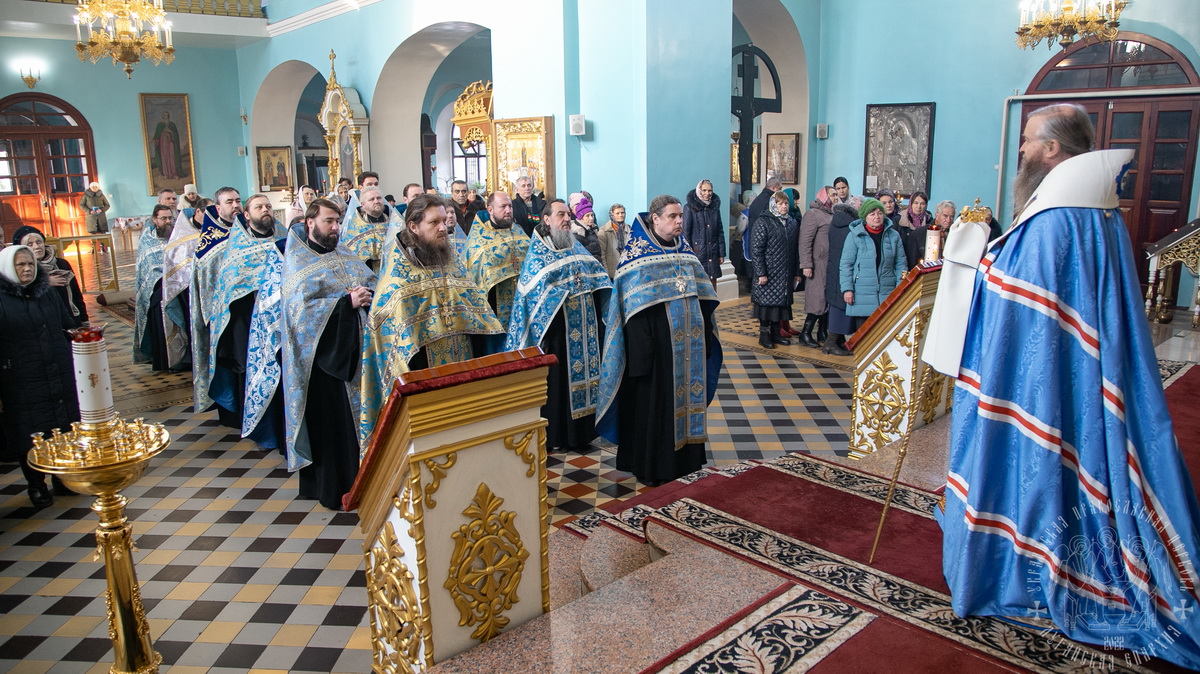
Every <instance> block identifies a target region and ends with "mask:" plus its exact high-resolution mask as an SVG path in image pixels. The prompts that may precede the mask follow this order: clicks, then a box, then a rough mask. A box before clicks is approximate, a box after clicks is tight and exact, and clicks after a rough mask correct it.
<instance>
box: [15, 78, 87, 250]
mask: <svg viewBox="0 0 1200 674" xmlns="http://www.w3.org/2000/svg"><path fill="white" fill-rule="evenodd" d="M95 175H96V148H95V145H94V143H93V141H92V127H91V126H89V125H88V123H87V120H85V119H84V118H83V115H81V114H79V111H78V110H76V109H75V108H73V107H72V106H71V105H70V104H68V103H67V102H66V101H63V100H61V99H58V98H55V97H53V96H47V95H45V94H39V93H23V94H14V95H12V96H8V97H7V98H4V99H2V100H0V230H3V232H4V236H5V238H7V237H8V236H9V235H10V234H11V232H12V231H13V230H14V229H16V228H17V227H20V226H21V225H22V224H26V225H32V226H34V227H37V228H38V229H40V230H42V231H43V232H45V233H46V235H47V236H51V237H62V236H80V235H83V234H85V233H86V231H85V230H86V228H85V225H84V214H83V213H82V211H80V208H79V199H80V198H81V197H82V196H83V191H84V190H85V189H87V185H88V183H89V182H91V181H92V180H94V179H95Z"/></svg>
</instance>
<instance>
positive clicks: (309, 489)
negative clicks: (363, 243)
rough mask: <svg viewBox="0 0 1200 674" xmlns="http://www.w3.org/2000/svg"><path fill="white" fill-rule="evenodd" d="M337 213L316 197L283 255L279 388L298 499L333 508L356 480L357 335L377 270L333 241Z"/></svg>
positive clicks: (334, 207)
mask: <svg viewBox="0 0 1200 674" xmlns="http://www.w3.org/2000/svg"><path fill="white" fill-rule="evenodd" d="M340 222H341V211H340V210H339V208H338V206H337V204H335V203H333V202H332V201H329V200H327V199H317V200H315V201H314V202H313V203H311V204H310V205H309V207H308V210H307V211H306V212H305V218H304V222H303V223H298V224H297V225H295V226H293V227H292V228H291V230H290V231H289V232H288V239H287V247H286V250H285V252H284V256H283V289H282V292H281V295H282V298H283V311H282V322H283V386H284V389H285V390H286V391H287V396H285V400H284V402H285V438H286V442H287V459H288V470H290V471H299V472H300V498H313V499H317V500H318V501H320V503H321V505H323V506H325V507H326V508H330V509H332V510H341V509H342V496H343V495H345V494H346V492H348V491H350V487H351V486H352V485H353V484H354V478H355V477H356V476H357V475H358V457H359V454H360V448H359V441H358V419H359V403H360V394H359V385H360V381H361V375H362V368H360V367H359V361H360V356H361V352H362V335H363V332H364V329H365V326H366V321H367V310H368V309H369V308H370V307H371V297H372V289H373V288H374V287H375V282H376V277H375V273H374V272H372V271H371V270H370V268H368V267H367V265H366V263H364V262H363V261H362V259H361V258H360V257H359V256H358V255H357V254H355V253H353V252H352V251H350V250H349V249H348V248H346V247H345V246H342V245H341V244H340V243H339V233H340V232H339V229H340V224H339V223H340Z"/></svg>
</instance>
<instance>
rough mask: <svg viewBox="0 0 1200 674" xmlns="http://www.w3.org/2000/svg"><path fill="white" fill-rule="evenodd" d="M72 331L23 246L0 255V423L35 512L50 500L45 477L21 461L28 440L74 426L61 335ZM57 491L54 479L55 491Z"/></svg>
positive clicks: (70, 369) (75, 409)
mask: <svg viewBox="0 0 1200 674" xmlns="http://www.w3.org/2000/svg"><path fill="white" fill-rule="evenodd" d="M78 325H79V321H78V320H77V319H76V318H75V316H73V315H72V314H71V312H70V310H69V309H67V307H66V305H64V304H63V302H62V300H61V299H59V296H58V293H56V292H54V291H53V290H52V289H51V286H50V279H49V275H48V274H46V273H45V271H43V270H42V268H41V266H40V265H39V264H38V262H37V260H36V259H34V255H33V251H31V250H30V249H29V247H28V246H20V245H17V246H9V247H8V248H5V249H4V250H0V408H2V409H3V414H2V415H0V420H2V423H3V426H4V436H5V440H6V442H7V443H8V449H9V451H12V452H15V453H16V454H17V460H18V461H20V463H21V472H22V473H23V474H24V476H25V481H26V482H27V483H29V487H28V491H29V500H30V501H31V502H32V503H33V505H34V506H35V507H38V508H44V507H46V506H48V505H50V504H51V503H53V502H54V497H53V496H52V495H51V494H50V491H49V490H48V489H47V488H46V476H45V475H44V474H42V473H41V472H40V471H38V470H35V469H33V468H32V467H30V466H29V464H28V462H27V461H26V454H27V453H28V452H29V450H30V448H32V447H33V440H32V439H31V437H30V435H31V434H33V433H45V434H49V433H50V431H51V430H52V429H55V428H63V429H66V428H69V427H70V425H71V422H73V421H79V401H78V398H77V396H76V392H75V367H74V364H73V363H72V360H71V347H70V345H69V344H68V343H67V336H66V333H65V332H64V331H65V330H67V329H70V328H74V327H78ZM62 489H63V488H62V487H61V483H60V482H58V480H57V478H55V490H56V491H60V490H62ZM60 493H61V492H60ZM65 493H70V492H65Z"/></svg>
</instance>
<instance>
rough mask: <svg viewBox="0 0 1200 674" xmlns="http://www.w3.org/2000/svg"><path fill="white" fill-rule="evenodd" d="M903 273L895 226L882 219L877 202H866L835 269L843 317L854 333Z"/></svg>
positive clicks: (881, 208) (905, 263) (902, 252)
mask: <svg viewBox="0 0 1200 674" xmlns="http://www.w3.org/2000/svg"><path fill="white" fill-rule="evenodd" d="M907 269H908V264H907V259H906V258H905V257H904V246H903V245H902V244H901V241H900V233H899V232H897V231H896V225H895V224H894V223H893V222H892V221H891V220H889V219H888V218H887V217H886V216H885V215H884V209H883V204H882V203H880V202H879V200H878V199H867V200H866V201H864V202H863V205H862V206H861V207H860V208H859V209H858V220H855V221H854V222H852V223H850V234H849V235H848V236H847V237H846V244H845V246H844V247H843V248H842V261H841V264H840V265H839V269H838V271H839V274H838V277H839V281H840V283H841V288H842V296H843V298H844V299H845V300H846V315H847V316H849V317H851V319H852V321H853V324H854V328H855V330H857V329H858V328H859V327H860V326H861V325H862V323H863V321H864V320H865V319H866V317H867V316H870V315H871V312H873V311H875V309H876V308H878V307H879V305H880V303H882V302H883V298H885V297H887V296H888V293H890V292H892V291H893V290H895V289H896V286H898V285H900V280H901V279H902V278H904V272H905V271H907Z"/></svg>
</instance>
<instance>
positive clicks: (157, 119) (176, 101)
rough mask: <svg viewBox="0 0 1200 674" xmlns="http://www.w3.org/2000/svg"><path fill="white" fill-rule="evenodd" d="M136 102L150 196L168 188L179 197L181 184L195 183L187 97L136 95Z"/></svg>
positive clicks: (183, 95)
mask: <svg viewBox="0 0 1200 674" xmlns="http://www.w3.org/2000/svg"><path fill="white" fill-rule="evenodd" d="M138 99H139V100H140V102H141V108H142V147H143V148H144V150H145V153H146V182H147V184H148V185H149V187H150V196H156V195H157V194H158V192H159V190H163V189H167V188H170V189H173V190H175V191H176V192H179V193H180V194H182V193H183V186H184V185H187V184H189V183H193V184H194V183H195V182H196V172H195V168H194V167H195V164H194V162H193V161H192V120H191V115H190V114H189V113H188V97H187V94H139V95H138Z"/></svg>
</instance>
